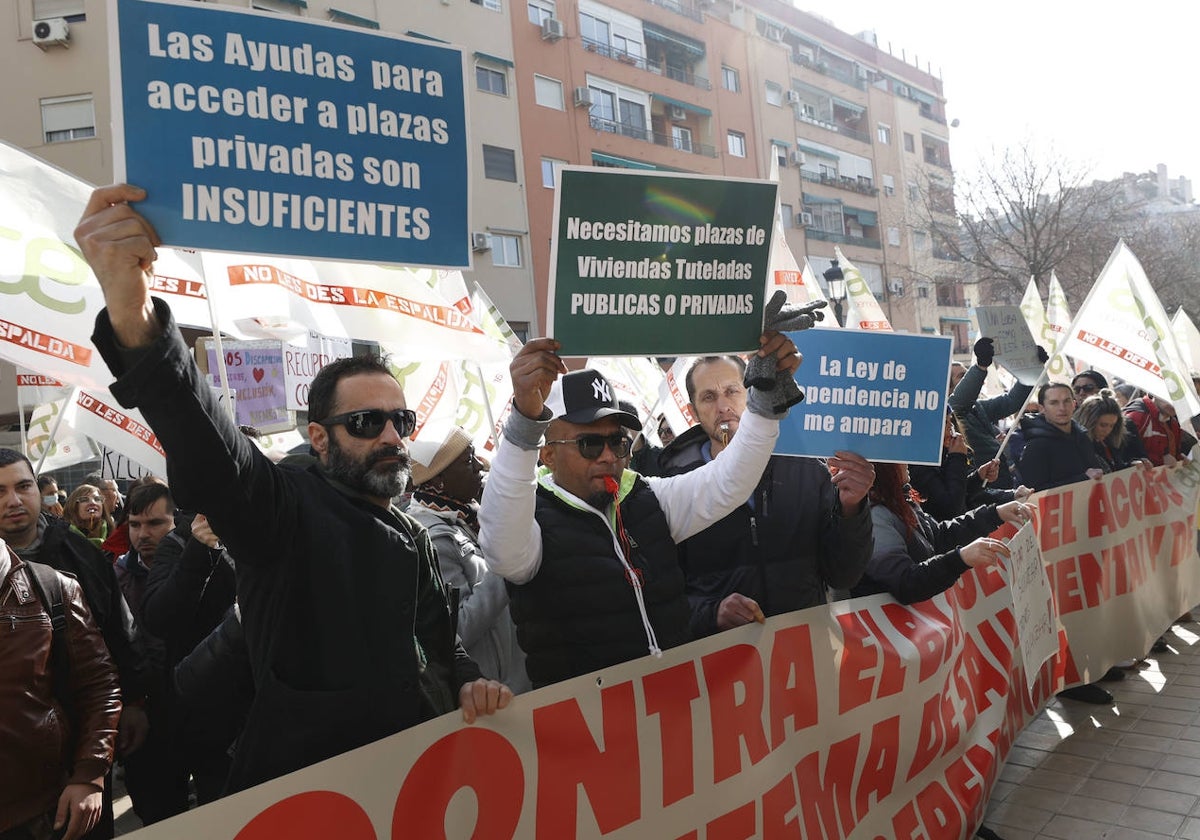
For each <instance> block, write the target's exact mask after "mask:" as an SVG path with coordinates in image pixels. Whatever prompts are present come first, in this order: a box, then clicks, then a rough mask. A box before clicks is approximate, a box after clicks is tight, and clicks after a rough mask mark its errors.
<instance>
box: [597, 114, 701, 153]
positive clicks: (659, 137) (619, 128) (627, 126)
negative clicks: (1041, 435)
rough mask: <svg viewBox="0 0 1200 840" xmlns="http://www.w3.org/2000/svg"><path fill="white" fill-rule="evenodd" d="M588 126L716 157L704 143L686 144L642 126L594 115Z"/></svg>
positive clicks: (680, 150) (677, 149)
mask: <svg viewBox="0 0 1200 840" xmlns="http://www.w3.org/2000/svg"><path fill="white" fill-rule="evenodd" d="M588 124H589V125H590V126H591V127H592V128H593V129H595V130H596V131H603V132H604V133H605V134H619V135H621V136H622V137H629V138H631V139H633V140H641V141H643V142H646V143H653V144H654V145H656V146H665V147H667V148H668V149H675V150H676V151H679V152H687V153H688V154H693V155H701V156H703V157H710V158H715V157H716V156H717V150H716V148H715V147H713V146H710V145H708V144H706V143H696V142H695V141H692V142H690V143H688V142H685V141H683V140H682V139H677V138H675V137H673V136H672V135H670V134H664V133H663V132H661V131H653V130H651V129H649V128H647V127H646V126H644V125H635V124H633V123H623V122H617V121H616V120H606V119H604V118H603V117H597V116H595V115H589V116H588Z"/></svg>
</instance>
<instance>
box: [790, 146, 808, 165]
mask: <svg viewBox="0 0 1200 840" xmlns="http://www.w3.org/2000/svg"><path fill="white" fill-rule="evenodd" d="M788 160H790V161H791V162H792V165H793V166H803V165H804V164H806V163H808V158H806V157H805V156H804V152H802V151H800V150H799V149H793V150H792V153H791V154H790V155H788Z"/></svg>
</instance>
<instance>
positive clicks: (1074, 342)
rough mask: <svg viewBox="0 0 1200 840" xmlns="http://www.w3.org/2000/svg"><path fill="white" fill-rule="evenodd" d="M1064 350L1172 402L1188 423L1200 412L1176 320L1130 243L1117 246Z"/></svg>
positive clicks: (1076, 321) (1073, 327) (1084, 303)
mask: <svg viewBox="0 0 1200 840" xmlns="http://www.w3.org/2000/svg"><path fill="white" fill-rule="evenodd" d="M1059 350H1060V352H1062V353H1065V354H1067V355H1069V356H1072V357H1074V358H1077V359H1083V360H1085V361H1087V362H1089V363H1090V364H1091V365H1092V366H1093V367H1096V368H1099V369H1100V370H1105V371H1110V372H1112V373H1113V374H1115V375H1116V376H1119V377H1121V378H1122V379H1123V380H1125V381H1126V382H1129V383H1131V384H1133V385H1136V386H1137V387H1139V388H1141V389H1143V390H1145V391H1148V392H1149V393H1151V394H1154V395H1155V396H1157V397H1161V398H1162V399H1164V400H1168V401H1169V402H1171V403H1172V404H1174V406H1175V409H1176V411H1177V412H1178V414H1179V416H1180V418H1182V419H1184V420H1185V421H1186V419H1187V418H1190V417H1194V416H1196V415H1197V414H1200V396H1197V394H1196V389H1195V388H1194V387H1193V386H1192V381H1191V378H1190V377H1189V376H1188V365H1187V363H1186V362H1185V361H1184V358H1183V355H1182V354H1181V353H1180V351H1179V348H1178V346H1177V345H1176V343H1175V335H1174V333H1173V332H1172V330H1171V322H1170V321H1169V320H1168V319H1167V314H1166V312H1164V311H1163V307H1162V303H1161V302H1160V301H1159V299H1158V295H1156V294H1155V293H1154V289H1153V287H1152V286H1151V285H1150V281H1149V280H1148V279H1147V278H1146V273H1145V272H1144V271H1143V270H1142V266H1141V264H1140V263H1139V262H1138V261H1137V257H1135V256H1134V255H1133V252H1132V251H1130V250H1129V248H1127V247H1126V245H1125V243H1124V242H1120V243H1118V244H1117V247H1116V248H1114V249H1113V252H1112V255H1111V256H1110V257H1109V258H1108V263H1107V264H1106V265H1105V266H1104V270H1103V271H1102V272H1100V277H1099V278H1097V280H1096V282H1095V284H1094V285H1093V286H1092V289H1091V291H1090V292H1088V296H1087V299H1086V300H1085V301H1084V302H1083V305H1082V306H1080V307H1079V312H1078V314H1077V315H1076V317H1075V321H1074V322H1073V323H1072V325H1071V328H1070V332H1069V333H1068V334H1067V339H1066V341H1065V342H1064V344H1063V345H1062V346H1061V347H1060V348H1059Z"/></svg>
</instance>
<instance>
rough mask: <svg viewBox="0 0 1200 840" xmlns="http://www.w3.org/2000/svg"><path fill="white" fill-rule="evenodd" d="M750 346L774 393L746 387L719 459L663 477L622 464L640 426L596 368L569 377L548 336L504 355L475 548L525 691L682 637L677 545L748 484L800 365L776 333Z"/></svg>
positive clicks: (741, 498)
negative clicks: (783, 390)
mask: <svg viewBox="0 0 1200 840" xmlns="http://www.w3.org/2000/svg"><path fill="white" fill-rule="evenodd" d="M759 345H760V349H759V350H758V356H760V357H762V358H768V357H771V358H773V359H774V360H775V361H776V363H777V374H776V379H775V385H774V388H773V389H760V388H757V387H753V388H751V389H750V390H749V394H748V397H747V400H746V411H745V412H744V413H743V414H742V416H741V418H740V424H741V428H740V431H739V433H738V435H737V437H736V438H735V439H734V440H733V441H732V442H731V443H730V445H729V447H728V448H727V449H726V450H725V451H724V452H723V453H722V454H721V456H720V457H719V458H715V459H713V461H712V462H711V463H709V464H706V465H705V466H704V467H702V468H700V469H697V470H695V471H693V472H690V473H688V474H686V475H681V476H677V477H673V478H644V477H642V476H640V475H638V474H637V473H635V472H633V471H631V470H629V469H627V468H626V467H627V465H628V463H629V451H630V443H631V441H630V439H629V437H628V436H627V434H626V432H625V429H627V428H628V429H635V430H636V429H641V421H640V420H639V419H638V418H637V417H636V416H633V415H631V414H629V413H628V412H626V411H624V410H622V409H621V407H620V405H619V404H618V402H617V397H616V393H615V391H614V390H613V388H612V386H611V384H610V383H609V382H608V381H607V380H606V379H605V378H604V377H603V376H602V375H601V374H600V373H598V372H596V371H593V370H581V371H575V372H573V373H567V372H566V366H565V365H564V364H563V362H562V360H561V359H560V358H559V357H558V356H557V355H556V351H557V350H558V347H559V345H558V342H556V341H555V340H554V339H550V338H544V339H539V340H536V341H531V342H529V343H528V344H526V345H525V347H524V348H523V349H522V350H521V352H520V353H518V354H517V356H516V357H515V358H514V359H513V361H512V364H511V366H510V368H509V370H510V373H511V376H512V382H513V405H514V411H513V412H512V414H511V415H510V417H509V420H508V422H507V424H506V426H505V429H504V440H503V441H502V443H501V445H500V448H499V450H498V451H497V453H496V457H495V459H494V460H493V461H492V469H491V471H490V473H489V476H488V482H487V486H486V488H485V489H484V493H483V502H482V505H481V507H480V512H479V521H480V543H481V544H482V547H483V553H484V556H485V557H486V558H487V562H488V565H489V567H490V568H491V570H492V571H493V572H495V573H497V574H499V575H501V576H502V577H504V578H505V579H506V580H507V581H508V589H509V598H510V604H511V610H512V617H513V620H514V621H515V622H516V625H517V636H518V639H519V640H520V643H521V647H522V648H523V649H524V650H525V653H526V656H527V659H526V666H527V668H528V671H529V677H530V679H531V680H532V682H533V685H534V687H535V688H539V687H541V686H545V685H550V684H552V683H555V682H559V681H560V680H565V679H568V678H570V677H575V676H579V675H581V674H587V673H591V672H593V671H597V670H599V669H601V668H607V667H610V666H613V665H617V664H620V663H622V662H627V661H629V660H631V659H636V658H638V657H640V656H644V655H646V654H647V653H650V654H653V655H656V656H657V655H660V654H661V652H662V651H663V650H664V649H667V648H670V647H674V646H676V645H680V644H683V643H684V642H687V641H690V640H691V639H692V634H691V632H690V630H689V626H688V623H689V615H690V609H689V607H688V599H687V593H686V590H685V584H684V577H683V571H682V570H681V568H680V565H679V558H678V550H677V543H679V542H682V541H683V540H685V539H687V538H688V537H690V536H691V535H693V534H696V533H698V532H700V531H702V530H704V529H705V528H707V527H708V526H709V525H711V524H713V523H714V522H717V521H719V520H720V519H722V518H723V517H725V516H726V515H727V514H728V513H729V512H730V511H732V510H733V509H734V508H736V507H737V506H738V505H741V504H742V503H744V502H745V500H746V498H747V497H748V496H749V495H750V493H751V492H752V491H753V490H754V487H755V485H756V484H757V483H758V479H759V476H761V475H762V471H763V468H764V467H765V466H766V463H767V460H768V459H769V458H770V456H771V451H772V449H773V448H774V445H775V440H776V438H777V437H778V435H779V420H780V419H782V417H783V416H784V415H785V414H786V412H787V409H786V408H785V407H779V406H778V405H777V403H778V400H777V399H776V398H775V396H774V393H773V392H774V390H775V389H779V388H780V387H781V386H780V384H779V383H780V381H782V378H783V377H787V378H788V379H790V377H791V375H792V373H793V372H794V371H795V370H796V369H797V368H798V367H799V365H800V356H799V354H798V353H797V351H796V346H795V344H793V343H792V341H791V340H790V339H789V338H788V337H787V336H786V335H784V334H782V333H778V332H775V331H773V330H768V331H767V332H764V333H763V335H762V336H761V337H760V339H759ZM563 374H565V375H563ZM560 376H561V379H560ZM539 457H540V460H541V462H542V466H541V467H540V468H539V467H538V461H539Z"/></svg>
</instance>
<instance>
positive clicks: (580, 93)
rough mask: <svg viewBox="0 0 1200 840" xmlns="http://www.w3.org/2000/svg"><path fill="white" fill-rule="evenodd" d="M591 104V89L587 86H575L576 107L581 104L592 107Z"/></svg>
mask: <svg viewBox="0 0 1200 840" xmlns="http://www.w3.org/2000/svg"><path fill="white" fill-rule="evenodd" d="M592 104H593V100H592V89H591V88H589V87H577V88H575V107H576V108H578V107H580V106H583V105H586V106H587V107H589V108H590V107H592Z"/></svg>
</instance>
